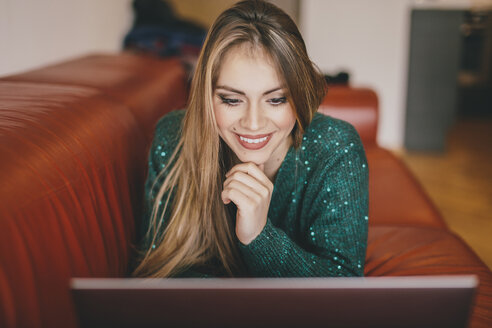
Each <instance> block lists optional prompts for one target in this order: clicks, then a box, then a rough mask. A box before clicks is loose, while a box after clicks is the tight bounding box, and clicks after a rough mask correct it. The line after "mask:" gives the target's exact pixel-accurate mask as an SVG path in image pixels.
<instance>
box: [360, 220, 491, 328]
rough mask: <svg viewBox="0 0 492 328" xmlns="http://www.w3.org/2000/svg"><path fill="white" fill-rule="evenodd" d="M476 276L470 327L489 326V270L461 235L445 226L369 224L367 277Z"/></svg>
mask: <svg viewBox="0 0 492 328" xmlns="http://www.w3.org/2000/svg"><path fill="white" fill-rule="evenodd" d="M467 274H473V275H477V276H478V278H479V280H480V283H479V288H478V293H477V296H476V299H475V304H474V306H473V310H472V315H471V327H472V328H479V327H483V328H485V327H492V273H491V271H490V270H489V269H488V267H487V266H486V265H485V264H484V263H483V262H482V261H481V260H480V259H479V258H478V257H477V256H476V255H475V253H474V252H473V251H472V250H471V249H470V248H469V247H468V246H467V244H466V243H464V242H463V240H462V239H461V238H459V237H458V236H456V235H455V234H453V233H451V232H450V231H448V230H445V229H436V228H426V227H401V226H399V227H395V226H382V225H381V226H370V227H369V238H368V247H367V256H366V264H365V275H366V276H417V275H418V276H420V275H467Z"/></svg>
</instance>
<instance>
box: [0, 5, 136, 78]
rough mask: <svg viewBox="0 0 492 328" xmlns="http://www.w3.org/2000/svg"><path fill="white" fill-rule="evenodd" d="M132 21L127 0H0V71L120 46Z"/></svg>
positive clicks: (51, 61) (26, 68)
mask: <svg viewBox="0 0 492 328" xmlns="http://www.w3.org/2000/svg"><path fill="white" fill-rule="evenodd" d="M132 20H133V14H132V8H131V0H0V76H4V75H8V74H12V73H16V72H20V71H24V70H28V69H32V68H36V67H39V66H43V65H47V64H50V63H54V62H58V61H60V60H65V59H68V58H71V57H76V56H81V55H84V54H86V53H89V52H117V51H120V49H121V44H122V41H123V37H124V36H125V34H126V33H127V32H128V30H129V28H130V27H131V24H132Z"/></svg>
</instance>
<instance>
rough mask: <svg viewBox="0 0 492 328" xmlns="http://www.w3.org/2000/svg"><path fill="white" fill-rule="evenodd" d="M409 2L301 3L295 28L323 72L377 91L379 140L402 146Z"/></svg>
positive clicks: (352, 0) (333, 0) (322, 0)
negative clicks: (345, 76) (347, 76)
mask: <svg viewBox="0 0 492 328" xmlns="http://www.w3.org/2000/svg"><path fill="white" fill-rule="evenodd" d="M410 3H411V1H410V0H370V1H368V0H344V1H340V0H307V1H306V0H305V1H301V8H300V15H301V17H300V27H301V32H302V34H303V36H304V39H305V41H306V45H307V48H308V52H309V55H310V56H311V58H312V60H313V61H314V62H315V63H316V64H317V65H318V66H319V67H320V69H321V70H322V71H323V72H326V73H328V74H335V73H337V72H338V71H340V70H347V71H348V72H349V73H351V77H350V79H351V83H352V85H354V86H368V87H371V88H373V89H375V91H376V92H377V93H378V96H379V101H380V120H379V131H378V142H379V144H380V145H382V146H384V147H387V148H392V149H397V148H401V147H402V145H403V136H404V119H405V102H406V98H405V97H406V79H407V62H408V43H409V33H410V29H409V23H410V9H409V7H410V6H409V5H410Z"/></svg>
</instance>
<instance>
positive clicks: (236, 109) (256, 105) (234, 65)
mask: <svg viewBox="0 0 492 328" xmlns="http://www.w3.org/2000/svg"><path fill="white" fill-rule="evenodd" d="M213 98H214V101H213V104H214V113H215V119H216V121H217V125H218V128H219V134H220V136H221V138H222V139H223V140H224V141H225V143H226V144H227V145H228V146H229V147H230V148H231V149H232V150H233V151H234V153H235V154H236V156H237V157H238V158H239V160H241V162H253V163H255V164H257V165H260V164H265V168H267V167H269V168H273V167H276V168H278V167H279V166H280V164H281V163H282V161H283V159H284V157H285V154H286V153H287V151H288V149H289V147H290V145H291V143H292V139H291V131H292V129H293V128H294V125H295V122H296V119H295V116H294V112H293V110H292V107H291V105H290V104H289V101H288V99H287V90H286V89H285V86H284V85H283V83H282V80H281V79H280V78H279V76H278V74H277V71H276V70H275V67H274V66H273V64H272V62H271V60H270V58H269V57H268V56H267V55H266V54H265V53H264V51H262V50H255V51H251V49H250V48H248V47H246V46H238V47H235V48H233V49H231V50H229V52H228V53H227V54H226V55H225V57H224V59H223V60H222V63H221V67H220V71H219V77H218V80H217V84H216V86H215V90H214V94H213Z"/></svg>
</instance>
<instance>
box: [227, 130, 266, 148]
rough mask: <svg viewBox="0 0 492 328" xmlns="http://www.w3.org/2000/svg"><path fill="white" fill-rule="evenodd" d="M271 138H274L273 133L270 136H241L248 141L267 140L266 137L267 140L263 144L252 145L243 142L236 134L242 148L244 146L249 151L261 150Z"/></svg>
mask: <svg viewBox="0 0 492 328" xmlns="http://www.w3.org/2000/svg"><path fill="white" fill-rule="evenodd" d="M271 136H272V133H270V134H261V135H256V136H252V135H245V134H241V137H243V138H246V139H251V140H258V139H261V138H265V137H266V140H264V141H262V142H253V143H250V142H247V141H245V140H241V138H240V137H239V135H238V134H236V138H237V140H238V141H239V143H240V144H241V146H243V147H244V148H246V149H249V150H258V149H261V148H263V147H265V146H266V144H267V143H268V142H269V141H270V139H271Z"/></svg>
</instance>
